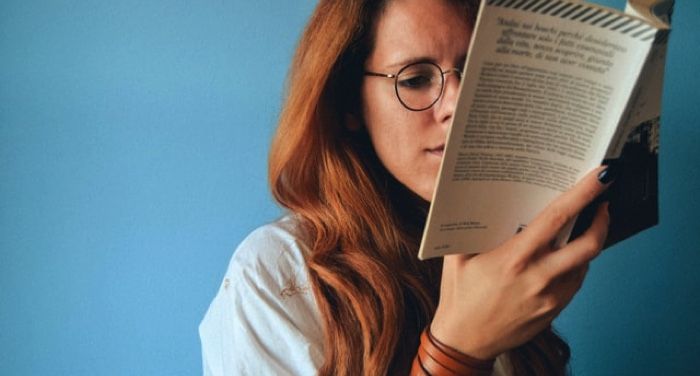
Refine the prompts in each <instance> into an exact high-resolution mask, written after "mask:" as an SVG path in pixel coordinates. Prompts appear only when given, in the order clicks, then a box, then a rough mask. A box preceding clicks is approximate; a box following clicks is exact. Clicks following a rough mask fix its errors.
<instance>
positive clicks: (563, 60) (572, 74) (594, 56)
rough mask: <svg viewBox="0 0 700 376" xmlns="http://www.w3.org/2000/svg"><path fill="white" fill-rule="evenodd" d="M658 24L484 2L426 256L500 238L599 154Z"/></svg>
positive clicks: (578, 6)
mask: <svg viewBox="0 0 700 376" xmlns="http://www.w3.org/2000/svg"><path fill="white" fill-rule="evenodd" d="M657 33H658V30H657V28H655V27H653V26H651V25H650V24H648V23H647V22H645V21H644V20H642V19H639V18H636V17H632V16H629V15H625V14H624V13H620V12H617V11H613V10H609V9H606V8H602V7H599V6H595V5H591V4H587V3H585V2H580V1H553V0H531V1H516V2H513V1H502V0H489V1H487V2H485V3H483V4H482V7H481V9H480V12H479V17H478V19H477V25H476V28H475V33H474V37H473V40H472V44H471V46H470V53H469V56H468V58H467V65H466V72H465V77H464V79H463V81H462V86H461V88H460V90H461V92H460V98H459V100H458V104H457V109H456V111H455V114H454V119H453V124H452V127H451V130H450V135H449V137H448V141H447V144H446V149H445V154H444V157H443V162H442V168H441V171H440V175H439V178H438V184H437V188H436V191H435V194H434V197H433V202H432V204H431V208H430V213H429V216H428V223H427V225H426V229H425V232H424V237H423V242H422V244H421V251H420V253H419V257H420V258H421V259H425V258H429V257H435V256H440V255H444V254H448V253H477V252H483V251H487V250H489V249H492V248H494V247H496V246H497V245H498V244H500V243H502V242H503V241H505V240H507V239H508V238H510V237H511V236H513V234H515V233H516V232H518V231H520V230H522V229H523V228H524V227H526V226H527V224H528V223H529V222H530V221H531V220H532V219H533V218H534V216H535V215H536V214H537V213H539V211H540V210H542V209H543V208H544V207H545V206H546V205H547V204H548V203H549V202H550V201H551V200H552V199H553V198H554V197H556V196H557V195H558V194H559V193H561V192H563V191H565V190H567V189H569V188H570V187H571V186H572V185H573V184H574V183H575V182H576V181H577V180H578V179H580V178H581V177H582V176H583V175H584V174H585V173H586V172H588V171H589V170H591V169H592V168H594V167H595V166H597V165H598V164H600V162H601V161H602V160H603V157H604V156H605V154H606V152H607V151H608V147H609V144H610V141H611V140H612V139H613V137H614V135H615V134H616V131H617V128H618V124H619V123H620V121H621V118H622V116H623V114H624V112H625V110H626V109H627V107H628V106H627V104H628V102H629V98H630V96H631V94H632V91H633V89H634V88H635V86H636V83H637V78H638V77H639V74H640V71H641V69H642V67H643V66H644V63H645V61H646V59H647V56H648V54H649V50H650V47H651V46H652V44H653V42H654V40H655V39H656V37H657Z"/></svg>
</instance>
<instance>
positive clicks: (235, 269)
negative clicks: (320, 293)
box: [199, 216, 505, 376]
mask: <svg viewBox="0 0 700 376" xmlns="http://www.w3.org/2000/svg"><path fill="white" fill-rule="evenodd" d="M300 235H301V234H300V231H299V229H298V228H297V224H296V221H295V219H294V217H293V216H286V217H283V218H282V219H280V220H278V221H277V222H274V223H271V224H268V225H265V226H262V227H260V228H258V229H257V230H255V231H253V232H252V233H251V234H250V235H249V236H248V237H247V238H246V239H245V240H244V241H243V242H242V243H241V245H240V246H238V249H236V251H235V252H234V254H233V258H232V259H231V262H230V264H229V267H228V270H227V271H226V275H225V276H224V279H223V281H222V283H221V286H220V287H219V291H218V293H217V295H216V297H215V298H214V301H213V302H212V303H211V305H210V306H209V310H208V311H207V313H206V315H205V316H204V319H203V320H202V323H201V324H200V325H199V335H200V338H201V341H202V363H203V368H204V375H205V376H224V375H254V376H264V375H315V374H316V373H317V370H318V368H320V366H321V364H322V363H323V351H322V346H323V328H322V326H321V325H322V324H321V315H320V312H319V310H318V306H317V305H316V301H315V298H314V296H313V293H312V291H311V288H310V284H309V278H308V275H309V273H308V268H307V266H306V262H305V256H306V255H308V254H309V249H308V247H307V246H306V245H305V244H304V243H303V242H302V240H301V239H303V237H302V236H300ZM501 358H503V357H499V359H498V361H497V362H496V365H495V369H494V373H493V374H494V375H504V374H505V373H503V370H502V367H503V364H501V363H502V361H503V360H504V359H501Z"/></svg>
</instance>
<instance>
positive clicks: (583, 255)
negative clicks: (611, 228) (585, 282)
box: [538, 202, 610, 278]
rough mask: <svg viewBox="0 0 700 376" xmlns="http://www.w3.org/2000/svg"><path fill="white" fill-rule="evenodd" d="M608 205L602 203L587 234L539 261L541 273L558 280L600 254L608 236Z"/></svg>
mask: <svg viewBox="0 0 700 376" xmlns="http://www.w3.org/2000/svg"><path fill="white" fill-rule="evenodd" d="M609 221H610V217H609V215H608V203H607V202H605V203H602V204H600V205H599V206H598V210H597V212H596V215H595V217H594V219H593V223H591V226H590V227H589V228H588V230H586V232H585V233H584V234H583V235H581V236H580V237H578V238H576V240H574V241H572V242H571V243H569V244H568V245H567V246H566V247H564V248H562V249H560V250H557V251H555V252H551V253H548V254H546V255H545V256H543V257H542V258H541V259H540V260H539V261H538V267H539V268H540V270H539V273H543V275H547V276H550V277H551V278H556V277H558V276H561V275H564V274H566V273H569V272H571V271H572V270H574V269H577V268H580V267H582V266H583V265H586V264H588V263H589V262H590V261H591V260H593V259H594V258H595V257H596V256H598V255H599V254H600V251H601V249H602V248H603V245H604V244H605V239H606V237H607V235H608V224H609Z"/></svg>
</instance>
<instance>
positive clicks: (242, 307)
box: [199, 216, 323, 375]
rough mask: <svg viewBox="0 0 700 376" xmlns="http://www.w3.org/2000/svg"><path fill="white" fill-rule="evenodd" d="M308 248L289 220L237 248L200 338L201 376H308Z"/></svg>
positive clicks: (311, 338)
mask: <svg viewBox="0 0 700 376" xmlns="http://www.w3.org/2000/svg"><path fill="white" fill-rule="evenodd" d="M308 254H309V250H308V247H307V246H306V243H305V242H304V236H303V233H302V231H301V228H300V226H299V223H298V221H297V220H296V218H295V217H293V216H286V217H283V218H282V219H280V220H278V221H276V222H273V223H270V224H267V225H264V226H262V227H260V228H258V229H256V230H255V231H253V232H252V233H251V234H250V235H248V236H247V237H246V238H245V239H244V240H243V242H241V244H240V245H239V246H238V248H237V249H236V251H235V252H234V255H233V257H232V258H231V262H230V263H229V266H228V269H227V271H226V274H225V275H224V278H223V279H222V282H221V286H220V288H219V291H218V293H217V295H216V297H215V298H214V301H213V302H212V303H211V305H210V307H209V310H208V311H207V313H206V315H205V317H204V320H203V321H202V323H201V324H200V327H199V332H200V337H201V341H202V352H203V360H204V361H203V363H204V368H205V369H204V371H205V374H208V375H227V374H268V373H272V374H307V373H314V372H315V369H316V367H317V366H318V365H319V364H320V361H321V354H322V351H321V347H322V341H323V334H322V328H321V326H320V325H321V324H320V313H319V311H318V307H317V306H316V302H315V299H314V296H313V293H312V291H311V286H310V284H309V278H308V268H307V266H306V258H307V257H308Z"/></svg>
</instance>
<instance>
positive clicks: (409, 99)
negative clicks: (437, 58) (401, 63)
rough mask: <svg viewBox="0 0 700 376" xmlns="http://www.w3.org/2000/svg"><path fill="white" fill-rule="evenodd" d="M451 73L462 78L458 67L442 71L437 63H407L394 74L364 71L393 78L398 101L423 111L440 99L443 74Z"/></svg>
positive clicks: (443, 82)
mask: <svg viewBox="0 0 700 376" xmlns="http://www.w3.org/2000/svg"><path fill="white" fill-rule="evenodd" d="M452 73H454V74H456V75H457V78H458V79H460V80H461V79H462V70H460V69H457V68H452V69H448V70H445V71H443V70H442V68H440V66H439V65H437V64H434V63H429V62H420V63H411V64H408V65H406V66H405V67H403V68H401V70H399V72H398V73H396V74H387V73H376V72H365V75H366V76H373V77H384V78H393V79H394V89H395V91H396V97H397V98H399V102H401V104H402V105H403V106H404V107H406V108H407V109H409V110H411V111H424V110H427V109H429V108H430V107H432V106H433V105H434V104H435V103H436V102H437V101H438V100H439V99H440V97H441V96H442V93H443V89H444V87H445V76H447V75H448V74H452Z"/></svg>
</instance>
